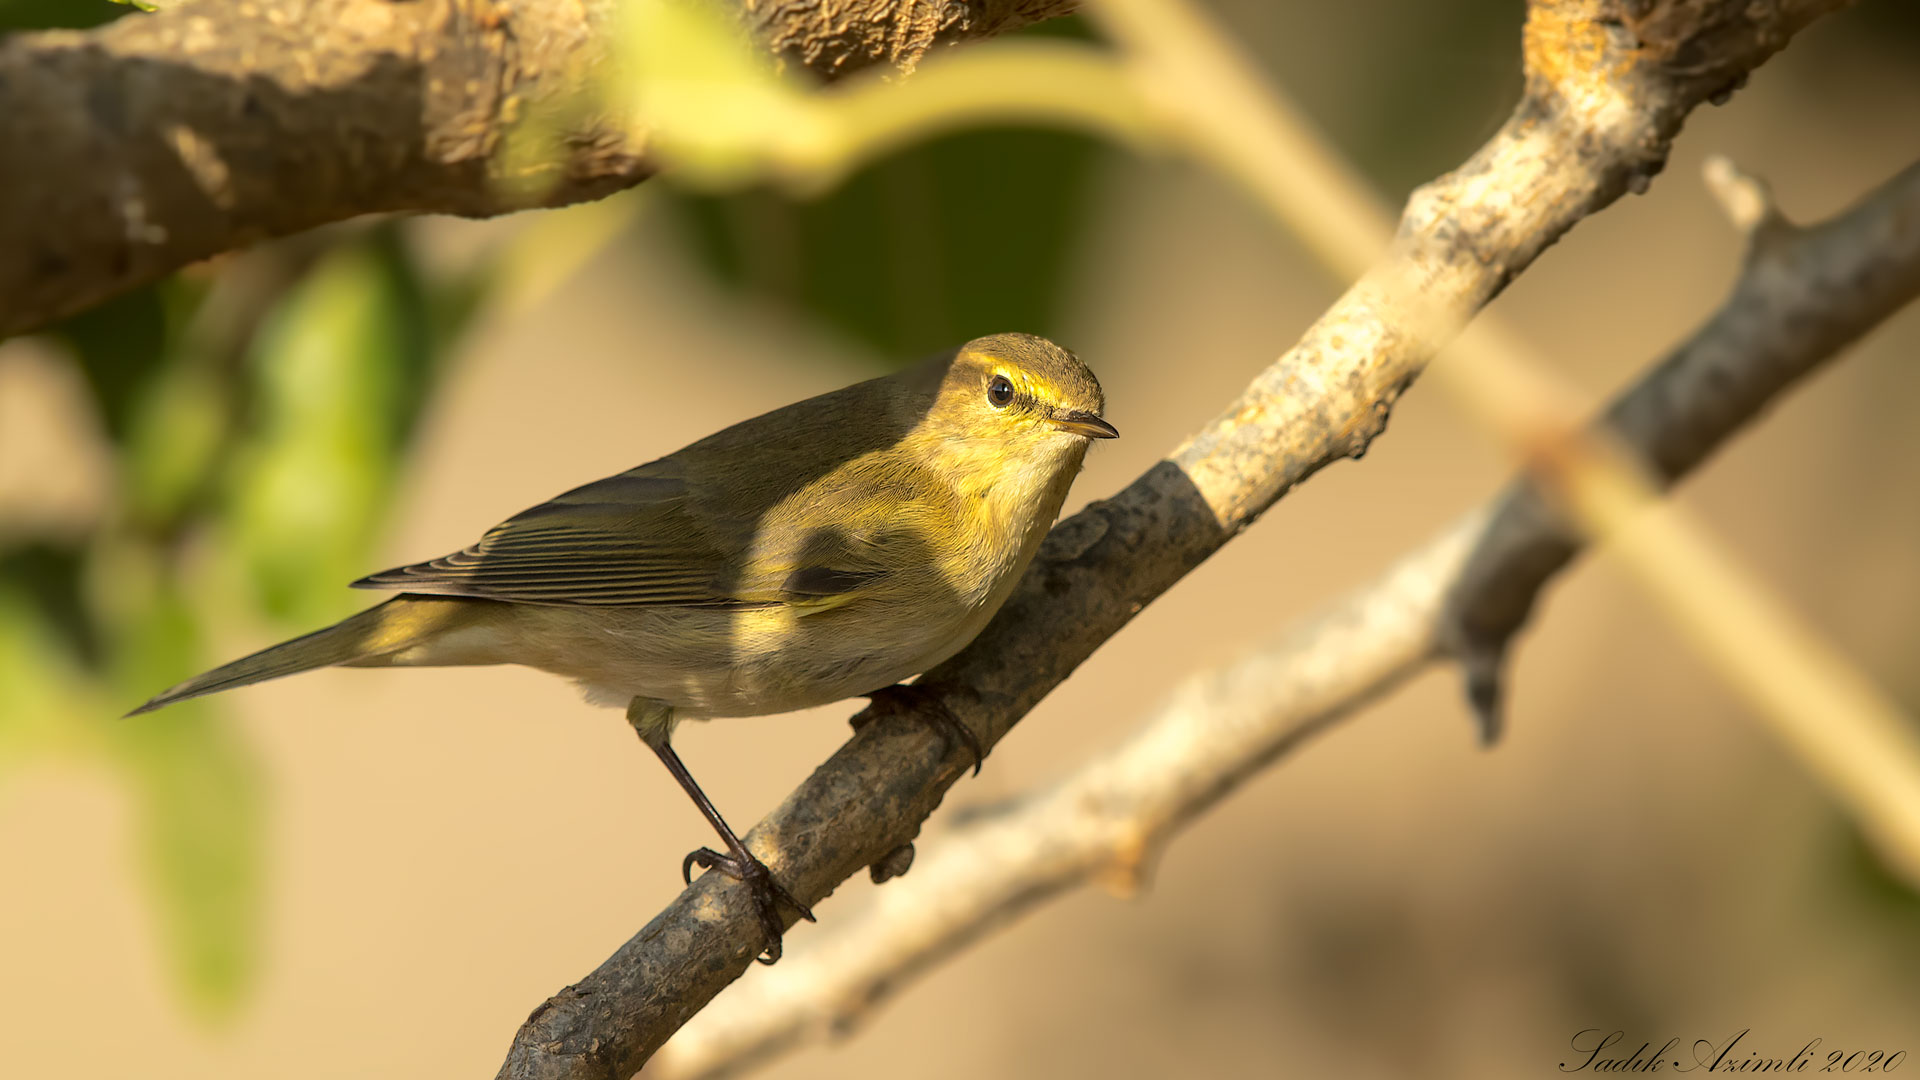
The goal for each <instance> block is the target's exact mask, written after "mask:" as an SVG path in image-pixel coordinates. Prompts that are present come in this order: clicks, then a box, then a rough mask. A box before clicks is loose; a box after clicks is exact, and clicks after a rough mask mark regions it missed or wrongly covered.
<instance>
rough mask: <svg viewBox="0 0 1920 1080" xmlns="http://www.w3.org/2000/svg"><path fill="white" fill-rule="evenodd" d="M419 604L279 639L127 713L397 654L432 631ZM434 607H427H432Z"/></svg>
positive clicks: (396, 604) (433, 624)
mask: <svg viewBox="0 0 1920 1080" xmlns="http://www.w3.org/2000/svg"><path fill="white" fill-rule="evenodd" d="M425 606H426V605H417V604H416V602H414V601H412V600H409V599H407V598H404V597H398V598H395V599H393V600H389V601H387V602H386V603H384V604H381V605H379V606H377V607H371V608H368V609H367V610H365V611H363V612H361V613H359V614H358V615H352V616H349V617H348V618H346V619H343V620H341V621H340V622H337V623H335V624H334V625H332V626H329V627H327V628H326V629H324V630H316V631H314V632H313V633H311V634H307V635H304V636H302V637H297V638H294V639H293V640H292V641H283V642H281V643H280V644H278V645H275V646H273V647H272V648H269V649H262V650H260V651H259V652H257V653H254V654H253V655H252V656H243V657H241V658H240V659H238V660H235V661H234V662H233V663H231V664H222V665H221V666H219V667H217V668H214V669H213V670H212V671H209V672H206V673H205V674H201V675H196V676H194V677H193V678H191V679H188V680H187V681H186V682H183V683H181V684H180V685H178V686H175V687H173V688H171V689H169V690H164V691H162V692H161V693H159V694H156V695H155V696H154V698H153V700H151V701H149V702H147V703H146V704H145V705H142V706H140V707H139V708H137V709H135V710H133V711H132V712H130V713H128V714H127V715H128V716H138V715H140V714H141V713H148V712H152V711H153V710H155V709H158V708H161V707H162V706H166V705H171V704H173V703H174V702H176V701H186V700H187V699H189V698H197V697H201V696H203V695H206V694H214V693H218V692H220V691H222V690H232V689H234V688H235V687H240V686H251V685H252V684H254V683H257V682H265V681H267V680H268V679H277V678H279V677H281V676H282V675H295V674H298V673H300V672H302V671H312V670H313V669H315V668H323V667H331V666H333V665H336V664H351V663H354V662H356V661H360V662H364V661H367V660H371V659H374V658H376V657H379V656H383V655H385V654H387V653H392V652H397V651H399V650H401V649H404V648H407V647H409V646H412V645H414V644H417V643H418V642H419V641H420V640H421V639H422V638H423V637H424V636H425V635H426V634H427V633H428V632H430V631H432V630H434V629H437V628H438V626H437V624H438V623H439V622H440V620H439V619H436V618H421V617H420V616H422V615H427V614H429V612H427V611H421V610H413V609H415V608H416V607H425ZM439 606H440V605H433V607H436V608H438V607H439ZM437 613H438V612H435V614H437Z"/></svg>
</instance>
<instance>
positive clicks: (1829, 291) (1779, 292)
mask: <svg viewBox="0 0 1920 1080" xmlns="http://www.w3.org/2000/svg"><path fill="white" fill-rule="evenodd" d="M1707 177H1708V183H1709V185H1710V186H1711V187H1712V189H1713V191H1714V193H1715V195H1716V196H1717V197H1718V198H1719V199H1720V201H1721V202H1722V204H1723V205H1724V206H1725V207H1726V209H1727V213H1728V215H1729V216H1730V217H1732V218H1733V220H1734V222H1735V224H1736V225H1737V226H1739V228H1740V229H1741V231H1742V232H1743V233H1745V234H1746V236H1747V242H1748V246H1747V253H1746V259H1745V264H1744V266H1743V269H1742V274H1741V278H1740V281H1739V283H1738V284H1737V285H1736V286H1735V288H1734V291H1733V294H1732V295H1731V296H1730V297H1728V299H1727V301H1726V303H1724V304H1723V305H1721V307H1720V309H1719V311H1718V312H1716V313H1715V315H1714V316H1713V319H1712V321H1711V322H1709V323H1708V324H1707V325H1706V326H1705V327H1703V328H1701V330H1700V332H1699V333H1697V334H1696V335H1695V336H1694V338H1693V339H1692V340H1691V341H1689V342H1688V343H1687V344H1686V345H1684V346H1682V347H1681V348H1680V349H1679V350H1677V351H1675V352H1674V353H1673V354H1672V355H1670V356H1668V357H1667V358H1666V359H1664V360H1663V361H1661V364H1660V367H1659V368H1658V369H1656V370H1655V371H1654V372H1653V373H1652V374H1651V375H1650V376H1649V377H1648V378H1646V379H1644V380H1642V381H1641V383H1640V384H1639V385H1637V386H1635V387H1634V388H1633V389H1632V390H1631V391H1629V392H1628V393H1626V394H1624V395H1622V396H1621V397H1620V398H1619V400H1617V401H1615V402H1614V403H1613V405H1612V406H1611V407H1610V408H1609V409H1608V410H1607V414H1606V417H1605V426H1606V427H1607V428H1609V429H1611V430H1612V431H1614V432H1617V433H1618V435H1619V437H1620V438H1621V439H1622V440H1624V441H1625V442H1626V444H1627V445H1628V446H1630V447H1632V448H1633V449H1635V450H1637V451H1638V454H1639V456H1640V458H1641V459H1642V460H1643V461H1645V462H1646V464H1647V466H1648V467H1649V470H1650V472H1651V474H1652V476H1653V478H1654V479H1655V480H1657V481H1659V482H1660V483H1661V484H1662V485H1670V484H1672V483H1673V481H1674V480H1676V479H1678V478H1679V477H1681V476H1683V475H1685V474H1686V473H1687V472H1688V471H1690V470H1691V469H1693V468H1694V466H1696V465H1698V464H1700V462H1701V461H1702V460H1703V459H1705V458H1706V456H1707V455H1708V454H1709V453H1711V452H1712V451H1713V450H1714V449H1715V448H1716V447H1718V446H1719V445H1720V444H1721V443H1722V442H1724V441H1725V440H1726V438H1727V437H1728V436H1729V435H1731V434H1732V433H1733V432H1734V430H1735V429H1737V428H1738V427H1739V426H1740V425H1741V424H1743V423H1745V422H1746V421H1747V420H1748V419H1749V418H1750V417H1751V416H1752V415H1753V414H1754V413H1755V412H1756V411H1757V410H1759V409H1760V408H1761V407H1763V406H1764V405H1765V404H1766V403H1767V402H1768V401H1769V400H1771V399H1772V398H1773V397H1774V396H1775V395H1776V394H1778V393H1779V392H1780V391H1781V390H1782V389H1784V388H1785V387H1786V386H1787V385H1788V384H1789V383H1791V382H1792V381H1793V380H1795V379H1798V378H1800V377H1801V376H1802V375H1804V374H1806V373H1807V372H1808V371H1809V370H1811V369H1812V368H1813V367H1814V366H1816V365H1817V364H1818V363H1820V362H1821V361H1822V360H1824V359H1825V358H1827V357H1828V356H1830V355H1832V354H1833V353H1834V352H1835V351H1837V350H1839V349H1841V348H1843V347H1845V346H1846V345H1848V344H1849V343H1851V342H1852V341H1853V340H1854V339H1855V338H1857V337H1859V336H1860V335H1861V334H1863V333H1865V332H1866V331H1867V330H1868V329H1870V328H1872V327H1873V326H1875V325H1877V324H1878V323H1879V322H1880V321H1881V320H1882V319H1884V318H1886V317H1887V316H1888V315H1890V314H1892V313H1893V312H1894V311H1895V310H1897V309H1899V308H1900V307H1901V306H1902V305H1903V304H1905V303H1906V302H1907V301H1908V300H1909V299H1910V298H1911V297H1912V296H1913V294H1914V291H1915V289H1916V288H1920V260H1917V259H1916V251H1915V245H1916V244H1920V219H1916V218H1914V217H1911V216H1909V217H1905V218H1903V217H1901V216H1900V212H1901V211H1903V210H1904V211H1905V212H1906V213H1908V214H1909V215H1911V214H1912V213H1914V212H1915V211H1916V210H1920V196H1916V194H1915V192H1916V189H1920V165H1916V166H1912V167H1909V168H1908V169H1907V170H1906V171H1905V172H1903V173H1901V174H1900V175H1899V176H1897V177H1895V178H1894V179H1893V180H1892V181H1890V182H1889V183H1888V184H1887V185H1886V186H1885V187H1884V188H1883V189H1882V190H1881V191H1880V192H1878V193H1877V194H1876V195H1875V196H1874V197H1873V198H1871V199H1869V200H1867V201H1866V202H1864V203H1862V204H1861V205H1860V206H1859V207H1857V208H1856V209H1855V210H1853V211H1852V212H1850V213H1848V214H1846V215H1844V216H1841V217H1839V218H1836V219H1834V220H1832V221H1829V222H1827V223H1825V224H1823V225H1820V226H1818V227H1817V228H1812V229H1805V230H1803V229H1800V228H1797V227H1795V226H1793V225H1791V224H1788V223H1787V222H1786V221H1785V220H1783V219H1782V218H1781V217H1780V216H1779V214H1778V213H1777V211H1775V210H1774V208H1773V204H1772V202H1771V199H1770V198H1769V197H1768V196H1767V195H1766V193H1765V189H1764V188H1763V187H1761V186H1760V185H1759V184H1758V183H1757V182H1756V181H1753V180H1750V179H1747V178H1745V177H1742V176H1740V175H1739V174H1737V173H1736V172H1735V171H1734V170H1733V167H1732V166H1731V165H1730V164H1729V163H1727V162H1726V161H1724V160H1723V159H1714V161H1713V163H1712V164H1710V166H1709V170H1708V174H1707ZM1582 543H1583V540H1582V537H1581V534H1580V530H1579V528H1578V527H1577V526H1575V525H1574V524H1572V523H1570V522H1568V521H1567V520H1566V519H1565V518H1563V517H1562V516H1561V515H1560V514H1559V513H1558V512H1557V511H1556V510H1555V509H1554V508H1553V506H1552V505H1551V504H1550V503H1549V501H1548V500H1547V498H1546V497H1545V496H1544V495H1543V494H1542V493H1541V491H1540V489H1539V488H1538V487H1537V486H1536V485H1534V484H1532V483H1528V482H1526V481H1519V482H1516V483H1515V484H1514V485H1513V486H1512V487H1511V488H1509V489H1508V491H1507V493H1506V494H1505V495H1504V496H1502V497H1501V499H1500V500H1499V501H1498V503H1496V504H1495V505H1494V507H1493V511H1492V518H1491V520H1490V521H1489V523H1488V526H1487V530H1486V534H1485V536H1484V537H1483V538H1482V539H1481V541H1480V543H1479V546H1478V547H1477V549H1476V550H1475V551H1474V554H1473V558H1472V561H1471V562H1470V563H1469V564H1468V566H1467V567H1466V569H1465V570H1464V572H1463V573H1462V575H1461V581H1460V585H1459V587H1458V589H1457V590H1456V593H1455V596H1454V597H1453V599H1452V600H1451V601H1450V602H1449V606H1448V612H1447V634H1446V637H1447V648H1448V651H1449V652H1450V653H1451V654H1453V656H1454V657H1455V658H1456V659H1458V660H1459V661H1460V663H1461V665H1462V667H1463V668H1464V670H1465V673H1466V677H1467V684H1468V697H1469V699H1470V700H1472V701H1473V703H1474V706H1475V708H1476V709H1478V710H1480V711H1481V712H1482V714H1483V726H1484V727H1486V728H1487V729H1489V730H1493V729H1497V727H1498V719H1497V714H1498V710H1499V707H1500V697H1501V686H1500V676H1501V669H1502V668H1503V666H1504V664H1505V659H1506V655H1507V650H1508V647H1509V645H1510V643H1511V642H1512V639H1513V637H1514V635H1515V634H1517V633H1518V632H1519V630H1520V628H1521V627H1522V625H1524V624H1525V622H1526V620H1527V617H1528V615H1529V613H1530V612H1531V611H1532V609H1533V604H1534V602H1535V600H1536V598H1537V597H1538V596H1539V594H1540V591H1541V589H1542V588H1543V587H1544V586H1545V585H1546V583H1547V581H1548V580H1549V579H1550V578H1552V577H1553V576H1554V575H1555V574H1556V573H1558V572H1559V571H1560V570H1561V569H1562V568H1563V567H1565V566H1566V564H1567V563H1568V562H1569V561H1571V560H1572V559H1573V556H1574V555H1575V554H1576V553H1577V552H1578V551H1579V550H1580V547H1581V545H1582Z"/></svg>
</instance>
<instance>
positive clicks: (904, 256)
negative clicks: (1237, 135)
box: [667, 17, 1113, 364]
mask: <svg viewBox="0 0 1920 1080" xmlns="http://www.w3.org/2000/svg"><path fill="white" fill-rule="evenodd" d="M1023 34H1025V35H1027V36H1034V37H1064V38H1074V39H1086V40H1091V39H1093V37H1094V35H1093V33H1092V31H1091V30H1090V29H1089V27H1088V26H1087V24H1086V23H1085V21H1084V20H1083V19H1081V18H1078V17H1074V18H1067V19H1059V20H1054V21H1051V22H1045V23H1040V24H1037V25H1035V26H1033V27H1030V28H1028V29H1027V30H1025V31H1023ZM1112 152H1113V151H1111V150H1108V149H1105V148H1103V147H1102V146H1101V145H1100V144H1099V143H1097V142H1095V141H1094V140H1092V139H1090V138H1086V137H1082V136H1079V135H1071V134H1063V133H1060V132H1057V131H1039V130H1025V129H992V130H982V131H968V132H962V133H959V134H955V135H951V136H947V137H944V138H940V139H936V140H933V141H931V142H925V143H920V144H917V145H913V146H910V147H908V148H906V149H903V150H901V151H899V152H897V153H893V154H890V155H888V156H887V157H885V158H884V159H882V160H880V161H878V162H876V163H875V164H873V165H872V166H870V167H868V168H865V169H862V170H861V171H859V172H858V173H856V174H854V175H853V176H851V177H849V178H848V179H847V181H846V182H845V183H843V184H841V185H839V186H838V187H836V188H834V189H833V190H831V191H829V192H827V193H826V194H824V195H822V196H821V197H819V198H816V199H813V200H809V201H794V200H792V199H790V198H788V197H786V196H785V195H783V194H780V193H778V192H775V191H772V190H768V189H765V188H760V189H754V190H749V191H744V192H738V193H732V194H720V195H715V194H701V193H698V192H693V191H689V190H686V189H684V188H679V187H674V186H672V185H667V186H668V188H669V189H670V190H671V195H670V196H669V197H668V201H669V203H670V205H671V207H672V208H673V210H674V211H675V212H676V213H677V214H678V215H679V216H680V218H681V219H682V221H683V222H684V223H685V224H686V226H687V231H688V234H689V235H690V236H691V237H692V238H693V241H694V243H693V248H694V252H695V255H696V258H697V259H698V260H699V262H700V263H701V264H702V265H703V266H705V267H706V268H707V269H708V271H709V272H711V273H712V274H713V275H714V276H715V277H716V278H718V279H719V280H720V281H721V282H722V283H724V284H725V285H726V286H727V287H728V288H730V289H735V290H740V291H742V292H745V293H747V294H750V295H756V296H759V297H761V298H762V299H766V300H771V301H774V302H776V303H779V304H782V305H785V306H788V307H790V308H793V309H795V310H797V311H800V312H802V313H804V314H805V315H807V316H808V317H811V318H813V319H816V320H818V321H820V322H822V323H825V324H827V325H830V326H832V327H834V328H835V329H836V330H838V331H839V332H840V333H843V334H846V335H847V336H849V337H851V338H853V339H855V340H857V341H859V342H861V343H863V344H865V345H867V346H869V347H870V348H871V349H873V350H874V351H875V352H876V353H877V354H878V355H880V356H883V357H886V358H888V359H889V360H891V361H892V362H894V363H896V364H904V363H907V362H910V361H912V360H914V359H916V358H918V357H921V356H925V355H927V354H929V353H933V352H937V351H939V350H941V349H945V348H950V347H952V346H953V345H955V344H957V343H959V342H962V341H965V340H967V339H969V338H973V337H978V336H980V335H982V334H990V333H997V332H1000V331H1005V330H1023V331H1026V332H1029V333H1035V334H1041V335H1053V336H1059V335H1060V332H1061V330H1062V327H1061V326H1060V325H1059V319H1060V312H1061V305H1062V301H1063V300H1064V299H1065V297H1064V295H1063V292H1062V290H1063V286H1064V285H1065V283H1066V281H1067V279H1068V275H1067V274H1066V273H1065V271H1066V270H1067V268H1068V260H1069V259H1070V258H1071V255H1072V252H1073V251H1074V250H1075V249H1076V247H1077V246H1078V241H1079V239H1080V236H1081V232H1082V230H1083V229H1084V228H1085V227H1086V224H1087V221H1088V218H1089V215H1090V213H1091V212H1092V210H1093V208H1094V200H1093V198H1092V195H1093V187H1094V183H1095V181H1096V180H1097V178H1098V173H1099V168H1098V166H1099V161H1100V158H1101V156H1102V155H1103V154H1108V153H1112Z"/></svg>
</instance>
